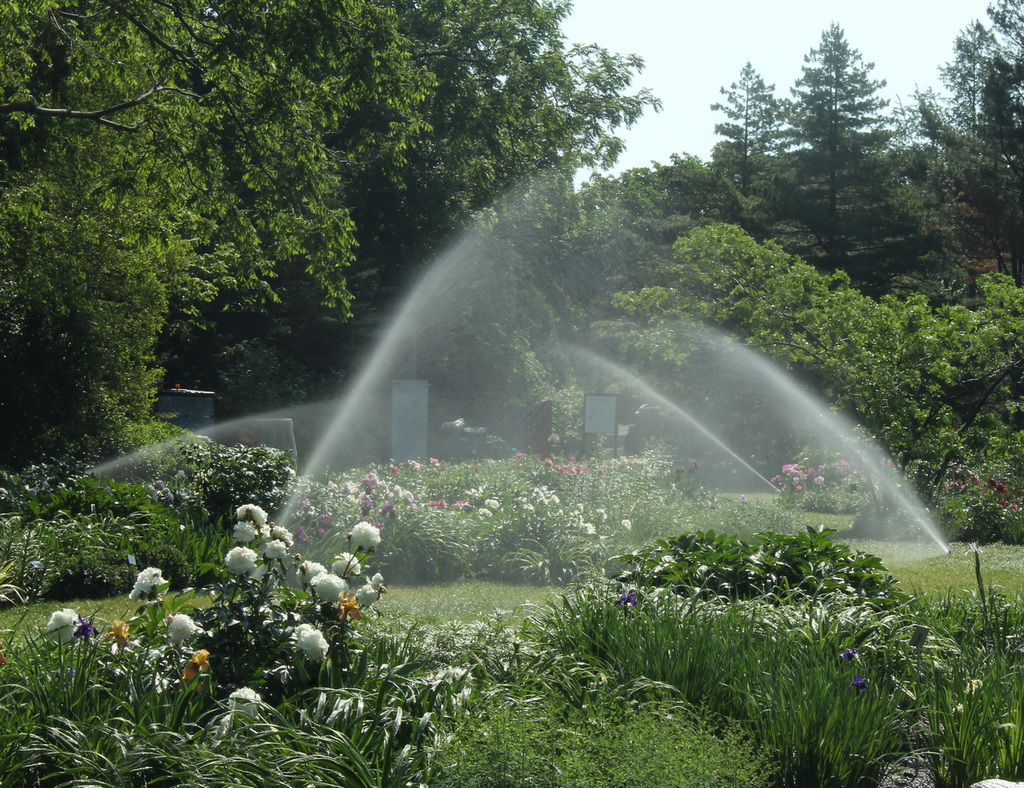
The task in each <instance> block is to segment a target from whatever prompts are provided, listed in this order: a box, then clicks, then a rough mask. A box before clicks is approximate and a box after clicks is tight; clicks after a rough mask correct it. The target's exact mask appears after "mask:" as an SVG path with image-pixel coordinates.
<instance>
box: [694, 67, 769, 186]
mask: <svg viewBox="0 0 1024 788" xmlns="http://www.w3.org/2000/svg"><path fill="white" fill-rule="evenodd" d="M721 93H722V95H723V96H725V103H724V104H720V103H716V104H712V105H711V109H712V110H714V111H716V112H724V113H725V116H726V118H728V120H727V121H726V122H724V123H716V124H715V134H718V135H719V136H721V137H724V138H725V139H724V140H722V141H721V142H719V143H718V144H717V145H715V149H714V152H713V153H712V159H713V161H714V163H715V165H716V167H718V168H719V169H720V170H723V171H727V172H728V174H730V175H731V176H732V177H733V178H735V180H736V183H737V186H738V187H739V190H740V194H742V195H743V196H744V197H749V196H750V194H751V189H752V184H753V181H754V177H755V173H756V172H758V171H760V170H761V169H763V167H764V165H765V162H766V160H767V159H768V158H769V157H770V156H771V155H772V154H774V153H775V152H777V149H778V143H779V132H780V130H781V128H782V120H783V115H784V111H785V106H784V104H783V102H782V101H781V100H779V99H778V98H777V97H776V96H775V85H766V84H765V82H764V79H763V78H762V77H761V75H760V74H759V73H758V72H757V71H756V70H755V69H754V67H753V65H751V63H750V61H749V60H748V61H747V63H746V65H744V66H743V69H742V70H741V71H740V78H739V80H738V81H736V82H733V83H732V85H730V86H729V88H728V89H727V88H722V89H721Z"/></svg>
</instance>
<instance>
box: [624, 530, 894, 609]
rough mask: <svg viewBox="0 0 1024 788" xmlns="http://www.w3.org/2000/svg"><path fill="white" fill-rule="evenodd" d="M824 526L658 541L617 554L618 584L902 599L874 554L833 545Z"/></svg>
mask: <svg viewBox="0 0 1024 788" xmlns="http://www.w3.org/2000/svg"><path fill="white" fill-rule="evenodd" d="M831 533H833V531H830V530H828V529H825V528H813V527H808V528H806V529H805V530H804V531H802V532H799V533H795V534H776V533H768V532H766V533H760V534H756V535H755V536H754V537H752V538H751V539H742V538H740V537H738V536H733V535H728V534H716V533H714V532H713V531H706V532H703V533H701V532H699V531H698V532H694V533H684V534H681V535H680V536H678V537H676V538H674V539H671V540H664V539H660V540H657V541H656V542H655V544H654V545H653V546H649V547H647V548H646V549H643V550H640V551H637V552H634V553H630V554H627V555H623V556H620V557H619V561H620V562H621V563H622V564H623V565H625V566H626V567H627V568H626V569H625V570H624V571H623V572H622V574H621V575H620V576H619V580H620V581H621V582H622V583H624V584H626V585H635V586H640V587H654V588H669V589H671V590H673V591H674V592H676V593H678V594H682V595H707V596H711V597H722V598H726V599H751V598H757V597H765V598H775V599H778V600H779V601H789V600H790V599H792V598H793V597H818V596H830V595H835V594H839V595H844V596H850V597H855V598H857V599H860V600H870V601H872V602H873V603H875V604H879V605H883V606H897V605H902V604H904V603H905V602H906V600H907V596H906V594H904V593H903V592H901V591H900V590H899V589H897V588H896V586H895V581H894V580H893V578H892V576H891V575H888V574H886V573H885V567H884V566H883V565H882V562H881V560H880V559H879V558H877V557H876V556H873V555H869V554H867V553H862V552H859V551H854V550H851V549H850V548H849V547H848V546H847V545H843V544H837V543H836V542H834V541H833V540H832V539H830V538H829V535H830V534H831Z"/></svg>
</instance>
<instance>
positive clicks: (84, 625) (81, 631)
mask: <svg viewBox="0 0 1024 788" xmlns="http://www.w3.org/2000/svg"><path fill="white" fill-rule="evenodd" d="M99 633H100V631H99V630H98V629H96V627H94V626H93V625H92V622H91V621H90V620H89V619H87V618H82V617H81V616H79V617H78V629H76V630H75V637H76V638H87V637H92V636H93V635H98V634H99Z"/></svg>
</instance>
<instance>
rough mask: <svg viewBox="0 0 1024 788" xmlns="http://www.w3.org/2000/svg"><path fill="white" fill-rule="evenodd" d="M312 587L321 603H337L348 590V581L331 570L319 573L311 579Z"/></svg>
mask: <svg viewBox="0 0 1024 788" xmlns="http://www.w3.org/2000/svg"><path fill="white" fill-rule="evenodd" d="M309 585H310V587H311V588H312V589H313V592H314V593H315V594H316V596H317V599H319V600H320V602H321V604H325V605H326V604H332V605H333V604H335V603H336V602H337V601H338V597H340V596H341V595H342V594H344V593H345V592H347V591H348V581H347V580H345V578H343V577H338V576H337V575H335V574H331V573H330V572H324V573H323V574H321V575H317V576H316V577H314V578H313V579H312V580H310V581H309Z"/></svg>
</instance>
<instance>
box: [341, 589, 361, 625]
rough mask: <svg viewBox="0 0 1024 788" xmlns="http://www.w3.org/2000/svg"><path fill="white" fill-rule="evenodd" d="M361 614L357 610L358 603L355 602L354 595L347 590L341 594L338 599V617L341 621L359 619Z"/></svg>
mask: <svg viewBox="0 0 1024 788" xmlns="http://www.w3.org/2000/svg"><path fill="white" fill-rule="evenodd" d="M362 617H363V614H362V613H360V612H359V603H358V602H356V595H355V594H353V593H352V592H351V591H349V592H348V593H347V594H342V595H341V598H340V599H339V600H338V618H340V619H341V620H342V621H359V620H360V619H361V618H362Z"/></svg>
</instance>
